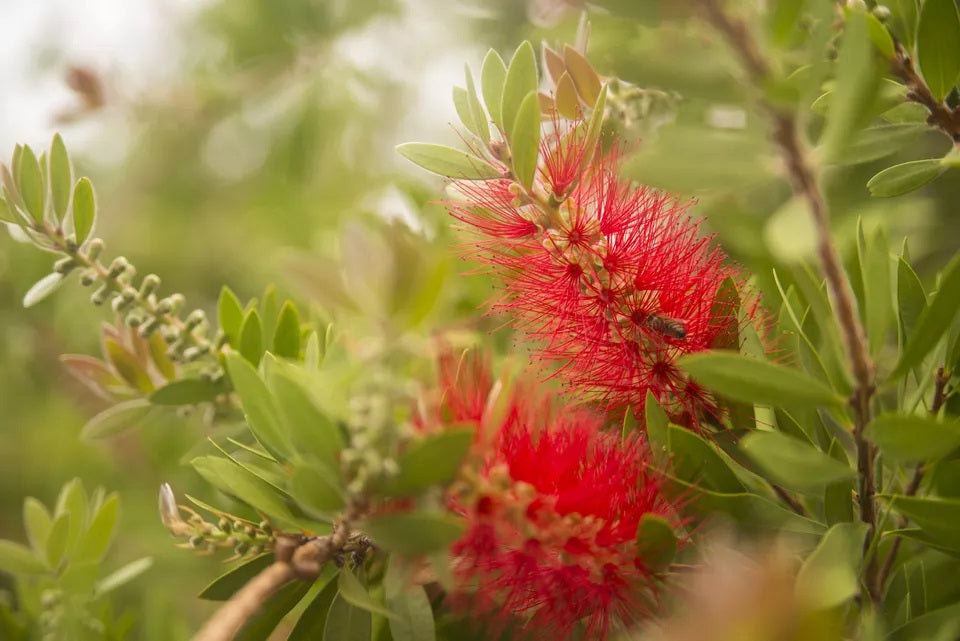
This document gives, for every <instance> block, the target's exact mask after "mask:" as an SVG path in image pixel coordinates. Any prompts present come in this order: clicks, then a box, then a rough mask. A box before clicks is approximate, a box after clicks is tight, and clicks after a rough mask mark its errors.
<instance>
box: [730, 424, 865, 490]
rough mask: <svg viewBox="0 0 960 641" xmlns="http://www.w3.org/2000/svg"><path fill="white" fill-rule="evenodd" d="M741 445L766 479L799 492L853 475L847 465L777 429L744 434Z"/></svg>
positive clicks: (823, 486) (852, 471)
mask: <svg viewBox="0 0 960 641" xmlns="http://www.w3.org/2000/svg"><path fill="white" fill-rule="evenodd" d="M740 448H741V449H742V450H743V452H744V453H746V454H747V456H749V457H750V458H751V459H752V460H753V462H754V463H755V464H756V465H757V466H759V467H760V468H761V469H763V470H765V471H766V474H767V476H768V477H769V478H771V479H773V480H774V481H776V482H778V483H780V484H781V485H783V486H785V487H786V488H787V489H790V490H796V491H798V492H808V493H814V492H816V493H819V492H822V491H823V490H824V488H825V487H826V486H827V485H830V484H831V483H836V482H838V481H844V480H847V479H851V478H853V477H854V476H855V474H856V473H855V472H854V470H853V469H852V468H850V466H849V465H844V464H843V463H841V462H839V461H837V460H835V459H833V458H831V457H829V456H827V455H826V454H824V453H823V452H821V451H819V450H817V449H815V448H814V447H813V446H812V445H810V444H808V443H806V442H804V441H801V440H799V439H795V438H793V437H790V436H787V435H785V434H781V433H779V432H753V433H751V434H747V435H746V436H745V437H744V438H743V440H742V441H741V442H740Z"/></svg>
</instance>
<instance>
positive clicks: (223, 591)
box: [198, 554, 273, 601]
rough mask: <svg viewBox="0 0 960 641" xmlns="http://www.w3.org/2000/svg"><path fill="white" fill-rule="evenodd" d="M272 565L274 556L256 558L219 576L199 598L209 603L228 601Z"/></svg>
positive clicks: (265, 555) (267, 555)
mask: <svg viewBox="0 0 960 641" xmlns="http://www.w3.org/2000/svg"><path fill="white" fill-rule="evenodd" d="M271 563H273V554H261V555H260V556H256V557H254V558H252V559H250V560H249V561H246V562H245V563H242V564H240V565H238V566H237V567H235V568H233V569H232V570H230V571H229V572H226V573H224V574H221V575H220V576H218V577H217V578H216V579H214V580H213V581H211V582H210V583H208V584H207V587H205V588H203V590H201V591H200V594H199V595H198V596H199V597H200V598H201V599H206V600H208V601H226V600H227V599H229V598H230V597H232V596H233V595H234V593H236V592H237V591H238V590H239V589H240V588H242V587H243V586H245V585H246V584H247V583H248V582H249V581H250V580H251V579H252V578H253V577H255V576H257V575H258V574H260V572H261V571H263V570H265V569H266V568H267V567H268V566H269V565H270V564H271Z"/></svg>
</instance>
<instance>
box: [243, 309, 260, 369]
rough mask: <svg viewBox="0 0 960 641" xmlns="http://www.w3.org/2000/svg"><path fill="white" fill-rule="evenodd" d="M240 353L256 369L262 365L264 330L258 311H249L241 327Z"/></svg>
mask: <svg viewBox="0 0 960 641" xmlns="http://www.w3.org/2000/svg"><path fill="white" fill-rule="evenodd" d="M238 348H239V350H240V353H241V354H243V357H244V358H245V359H247V360H248V361H249V362H251V363H253V365H254V367H256V366H257V365H259V364H260V358H261V357H262V356H263V328H262V326H261V324H260V314H259V313H258V312H257V310H256V309H252V308H251V309H250V310H248V311H247V315H246V316H244V318H243V323H242V324H241V325H240V345H239V346H238Z"/></svg>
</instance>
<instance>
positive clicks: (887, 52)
mask: <svg viewBox="0 0 960 641" xmlns="http://www.w3.org/2000/svg"><path fill="white" fill-rule="evenodd" d="M866 16H867V34H868V35H869V36H870V42H872V43H873V46H874V47H875V48H876V50H877V51H878V52H879V53H880V55H881V56H883V57H884V58H886V59H887V60H893V58H894V56H895V50H894V46H893V38H892V37H891V36H890V32H889V31H888V30H887V28H886V27H885V26H884V25H883V23H882V22H880V19H879V18H877V17H876V16H875V15H873V14H872V13H867V14H866Z"/></svg>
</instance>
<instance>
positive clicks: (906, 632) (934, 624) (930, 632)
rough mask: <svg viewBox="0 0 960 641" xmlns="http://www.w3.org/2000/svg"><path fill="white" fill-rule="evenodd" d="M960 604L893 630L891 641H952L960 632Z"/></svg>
mask: <svg viewBox="0 0 960 641" xmlns="http://www.w3.org/2000/svg"><path fill="white" fill-rule="evenodd" d="M958 622H960V603H953V604H951V605H947V606H944V607H942V608H937V609H936V610H933V611H931V612H926V613H924V614H922V615H920V616H917V617H914V618H913V619H911V620H910V621H908V622H907V623H905V624H904V625H902V626H900V627H899V628H896V629H894V630H892V631H891V632H890V633H889V634H888V635H887V636H886V637H885V638H886V639H887V640H889V641H927V640H929V641H950V640H952V639H956V638H957V633H958V632H960V623H958Z"/></svg>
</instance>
